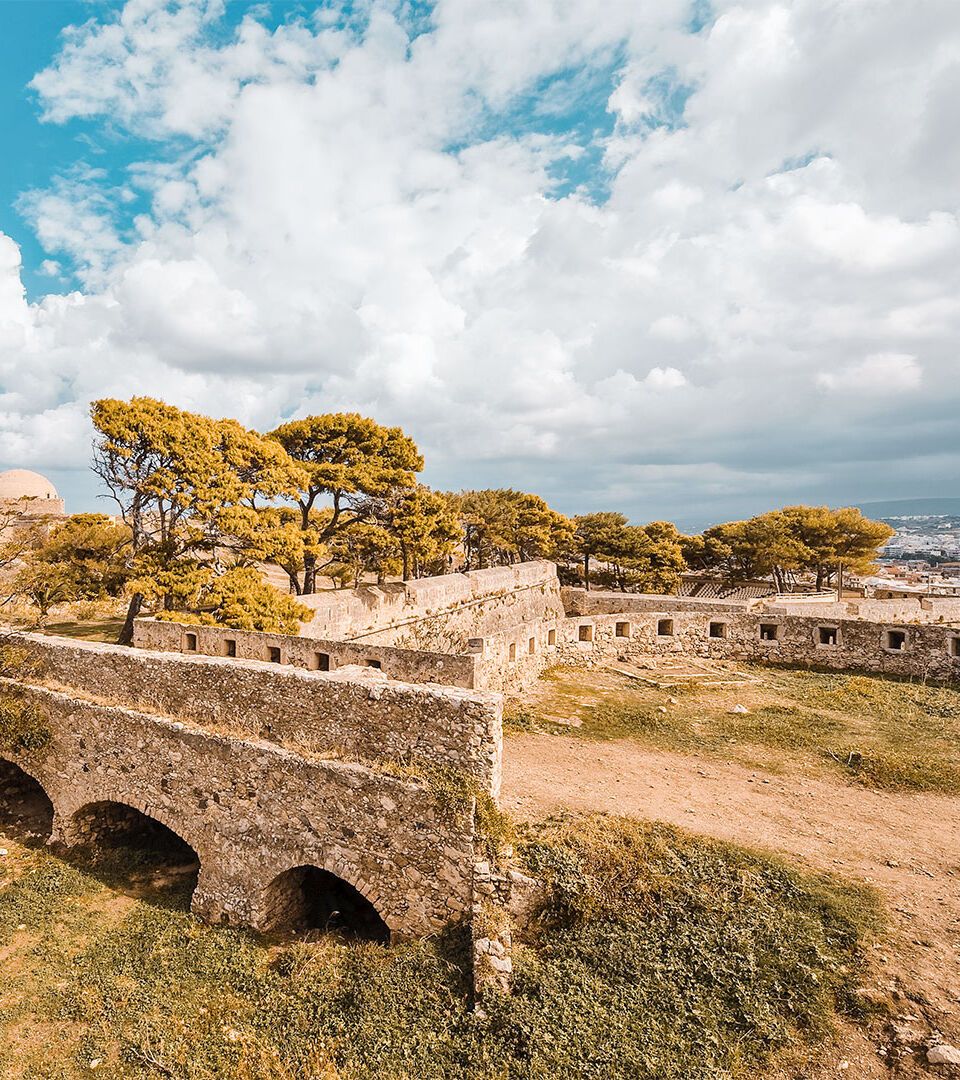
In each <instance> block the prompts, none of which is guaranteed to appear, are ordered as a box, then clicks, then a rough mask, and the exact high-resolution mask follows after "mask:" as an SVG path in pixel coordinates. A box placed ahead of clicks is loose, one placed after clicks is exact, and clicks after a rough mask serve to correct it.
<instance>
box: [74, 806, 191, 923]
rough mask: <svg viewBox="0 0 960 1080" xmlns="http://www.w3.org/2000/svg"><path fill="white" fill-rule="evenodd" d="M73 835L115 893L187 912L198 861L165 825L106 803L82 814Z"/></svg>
mask: <svg viewBox="0 0 960 1080" xmlns="http://www.w3.org/2000/svg"><path fill="white" fill-rule="evenodd" d="M71 832H72V840H73V843H74V845H75V846H76V847H77V848H79V849H80V851H81V852H82V853H83V855H84V857H85V860H86V861H87V862H88V863H89V864H90V866H91V867H92V868H93V869H95V870H97V871H98V872H99V874H100V876H101V877H102V879H103V880H105V881H106V882H107V883H108V884H110V885H112V886H113V887H114V888H118V889H120V890H121V891H122V892H126V893H128V894H130V895H132V896H137V897H142V898H144V899H151V900H154V901H158V902H162V903H163V904H164V906H167V907H184V908H189V906H190V900H191V897H192V896H193V890H194V889H195V888H196V885H197V878H198V876H199V873H200V859H199V857H198V855H197V853H196V852H195V851H194V850H193V848H192V847H191V846H190V845H189V844H188V843H187V842H186V841H185V840H182V839H181V838H180V837H179V836H178V835H177V834H176V833H175V832H174V831H173V830H172V829H168V828H167V826H166V825H163V824H161V822H159V821H156V820H155V819H154V818H152V817H149V816H148V815H147V814H143V813H141V812H140V811H139V810H135V809H134V808H133V807H132V806H127V805H126V804H125V803H120V802H107V801H104V802H95V803H88V804H87V805H86V806H84V807H82V808H81V809H80V810H78V811H77V812H76V813H75V814H74V815H73V827H72V830H71Z"/></svg>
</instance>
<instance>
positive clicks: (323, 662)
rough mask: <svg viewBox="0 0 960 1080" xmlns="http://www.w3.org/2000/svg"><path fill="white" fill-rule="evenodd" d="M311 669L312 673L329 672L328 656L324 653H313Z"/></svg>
mask: <svg viewBox="0 0 960 1080" xmlns="http://www.w3.org/2000/svg"><path fill="white" fill-rule="evenodd" d="M312 667H313V670H314V671H329V670H330V654H329V653H325V652H318V653H314V654H313V664H312Z"/></svg>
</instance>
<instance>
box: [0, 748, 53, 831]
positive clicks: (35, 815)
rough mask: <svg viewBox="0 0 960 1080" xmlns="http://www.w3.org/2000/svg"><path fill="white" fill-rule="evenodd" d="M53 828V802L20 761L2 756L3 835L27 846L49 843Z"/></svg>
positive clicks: (0, 806)
mask: <svg viewBox="0 0 960 1080" xmlns="http://www.w3.org/2000/svg"><path fill="white" fill-rule="evenodd" d="M52 829H53V803H51V802H50V799H49V797H48V796H47V793H46V792H45V791H44V790H43V788H42V787H41V786H40V784H38V783H37V781H36V780H34V778H33V777H32V776H30V775H29V774H28V773H25V772H24V771H23V769H21V768H20V767H19V765H14V763H13V762H12V761H6V760H4V759H0V836H4V837H6V838H8V839H10V840H15V841H16V842H17V843H18V844H24V845H26V846H28V847H29V846H33V845H40V844H44V843H46V841H47V840H48V839H49V837H50V832H51V830H52Z"/></svg>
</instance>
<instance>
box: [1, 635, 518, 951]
mask: <svg viewBox="0 0 960 1080" xmlns="http://www.w3.org/2000/svg"><path fill="white" fill-rule="evenodd" d="M2 645H3V650H4V653H5V655H7V657H8V660H7V663H6V665H5V671H6V675H5V677H4V678H3V679H2V680H0V697H3V698H5V699H7V700H14V701H15V702H17V703H22V704H23V705H26V706H28V707H29V709H30V711H31V713H33V714H35V715H36V716H37V717H39V718H40V722H41V724H42V729H43V731H44V732H45V733H46V737H47V742H46V743H45V745H43V746H41V747H39V748H34V749H31V748H29V746H28V745H24V742H26V743H27V744H29V742H30V740H21V743H20V744H19V745H17V744H16V743H15V742H14V743H11V742H10V741H9V740H8V742H7V743H6V744H4V746H2V747H0V759H2V760H3V761H5V762H7V763H8V764H6V765H3V766H2V767H0V787H2V786H3V785H4V784H7V785H11V784H15V783H17V778H18V777H19V778H20V780H21V782H24V781H23V778H22V777H20V773H19V771H18V770H22V773H23V774H26V776H27V777H29V778H31V779H32V781H34V782H35V783H36V784H37V785H39V787H40V788H42V790H43V792H44V793H45V795H46V797H47V798H48V799H49V801H50V804H52V811H53V818H52V841H53V842H55V843H59V844H62V845H65V846H67V847H71V846H75V845H88V844H91V843H94V842H104V841H106V840H108V839H109V838H110V837H111V836H116V835H118V834H124V833H128V834H132V833H137V834H139V835H143V830H144V828H145V827H147V826H151V827H152V828H153V829H154V831H155V832H158V833H159V832H162V833H164V834H165V835H168V834H167V833H166V830H169V832H170V833H172V834H175V836H176V837H177V838H179V841H180V842H181V843H182V845H183V846H182V848H181V854H182V856H183V857H184V858H186V859H187V860H190V859H193V858H195V859H196V861H198V862H199V877H198V880H197V885H196V889H195V891H194V894H193V902H192V909H193V911H194V912H195V913H196V914H197V915H199V916H201V917H203V918H205V919H207V920H210V921H216V922H224V923H229V924H235V925H245V926H250V927H255V928H258V929H261V930H270V929H274V928H281V927H285V926H289V927H291V928H302V927H303V926H305V925H317V924H318V922H319V923H320V924H322V923H323V921H324V919H326V918H327V917H328V916H329V915H330V913H331V912H332V911H333V910H337V911H338V912H340V913H341V914H342V913H344V912H347V913H348V914H350V915H351V916H352V917H353V921H354V924H355V928H359V929H361V930H364V931H365V932H366V934H367V936H371V937H374V938H379V939H380V940H387V939H389V938H391V937H393V938H396V937H406V936H412V935H417V934H422V933H427V932H431V931H435V930H437V929H439V928H441V927H442V926H444V925H446V924H447V923H450V922H452V921H456V920H459V919H462V918H464V917H466V916H467V914H468V913H469V910H470V906H471V900H472V888H473V869H474V864H475V861H476V857H475V852H474V804H473V800H472V798H471V797H470V796H469V795H467V796H465V797H464V798H462V799H451V798H450V797H449V796H446V797H444V796H442V795H441V794H439V793H438V792H439V788H438V787H437V785H436V783H435V782H433V781H432V780H431V777H435V776H436V775H437V774H438V770H443V771H444V772H445V773H446V774H449V773H450V771H451V770H455V771H456V772H457V773H458V774H459V775H460V776H462V777H463V778H464V780H465V784H464V785H463V787H464V790H466V791H468V792H469V791H470V790H473V791H476V792H478V793H479V792H486V793H488V794H490V795H493V796H496V794H497V789H498V785H499V769H500V754H501V728H500V704H499V699H498V698H495V697H491V696H485V695H479V694H476V693H473V692H470V691H466V690H459V689H456V688H439V687H426V686H410V685H407V684H400V683H393V682H390V683H387V682H386V681H385V680H383V679H382V678H379V679H378V678H376V677H375V676H374V675H373V674H372V673H371V674H366V675H365V674H363V673H361V672H359V671H356V672H351V671H342V670H341V672H338V673H337V674H336V675H332V674H326V673H322V672H309V671H303V670H299V669H292V668H282V669H281V668H277V667H276V666H275V665H271V664H269V663H261V662H258V661H236V660H229V661H228V660H221V659H218V658H213V657H201V656H197V657H181V656H176V655H171V654H154V653H149V652H146V651H142V650H131V649H123V648H119V647H116V646H108V645H98V644H92V643H86V642H75V641H67V640H64V639H58V638H49V637H41V636H38V635H29V634H16V635H8V636H7V637H6V638H4V639H3V643H2ZM10 656H13V657H15V660H16V663H15V665H11V663H10V661H9V657H10ZM14 666H15V667H16V670H13V667H14ZM188 865H189V862H188Z"/></svg>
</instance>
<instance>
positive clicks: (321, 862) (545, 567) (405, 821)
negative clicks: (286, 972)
mask: <svg viewBox="0 0 960 1080" xmlns="http://www.w3.org/2000/svg"><path fill="white" fill-rule="evenodd" d="M311 604H312V606H313V607H314V610H315V612H316V615H315V617H314V620H313V621H312V622H311V623H310V624H308V625H307V626H306V627H305V628H304V634H303V635H302V636H286V635H273V634H259V633H252V632H240V631H233V630H228V629H225V628H219V627H202V626H194V625H187V624H177V623H171V622H156V621H153V620H138V622H137V626H136V634H135V644H136V647H135V648H133V649H127V648H120V647H117V646H111V645H100V644H95V643H90V642H81V641H70V640H65V639H60V638H51V637H44V636H40V635H34V634H24V633H10V634H8V635H7V636H6V637H5V639H4V643H5V644H13V645H14V646H15V647H16V649H17V650H19V651H20V652H21V653H22V654H23V656H24V659H25V663H24V664H23V665H22V666H21V674H19V675H18V676H17V679H16V681H14V680H13V679H12V678H11V677H9V673H8V677H4V678H2V679H0V693H8V692H13V693H16V694H19V695H20V696H21V698H25V699H27V700H29V701H31V702H33V703H34V704H36V705H37V706H38V708H39V710H40V712H41V713H42V715H43V716H45V717H46V718H47V721H48V723H49V726H50V730H51V732H52V739H51V742H50V744H49V745H48V746H46V747H44V748H42V749H40V750H30V751H18V752H16V753H7V752H4V753H3V754H0V757H4V758H8V759H9V760H11V761H13V762H14V764H16V765H17V766H19V767H20V768H22V769H23V771H24V772H26V773H27V774H29V775H30V776H32V777H34V778H35V779H36V780H37V781H38V782H39V783H40V784H41V786H42V787H43V788H44V789H45V790H46V792H47V793H48V795H49V796H50V798H51V801H52V802H53V805H54V810H55V817H54V836H55V838H56V839H57V840H59V841H60V842H63V843H66V844H73V843H81V842H84V841H85V839H86V838H87V832H86V830H87V826H86V825H85V824H84V822H85V821H86V820H87V819H86V818H85V817H84V814H85V813H86V810H87V809H89V808H90V807H91V806H98V805H103V804H109V805H119V806H121V807H132V808H134V809H135V810H139V811H141V812H142V813H144V814H146V815H147V816H149V817H152V818H153V819H154V820H156V821H159V822H160V823H162V824H164V825H167V826H168V827H169V828H171V829H173V830H174V832H176V833H177V834H178V835H180V836H181V837H182V838H183V839H184V840H185V841H186V842H187V843H188V844H189V845H190V846H191V847H192V848H193V849H194V851H195V852H196V853H197V854H198V856H199V859H200V863H201V870H200V878H199V883H198V886H197V890H196V892H195V894H194V901H193V903H194V910H195V911H196V912H197V913H198V914H200V915H202V916H204V917H206V918H209V919H214V920H222V921H225V922H230V923H236V924H241V925H248V926H253V927H261V928H269V927H272V926H273V925H274V924H275V923H276V920H277V919H278V918H279V917H280V916H281V915H282V914H283V911H284V910H286V907H287V906H288V905H289V904H290V903H291V899H290V898H291V895H292V892H291V890H293V889H294V885H295V883H294V885H289V886H288V885H284V886H283V887H282V888H281V887H280V886H278V884H277V883H278V881H281V880H284V881H288V880H289V875H290V874H291V873H299V871H300V870H301V869H302V868H304V867H316V868H319V869H320V870H321V871H327V872H329V873H330V874H333V875H335V876H336V877H337V878H339V879H340V880H341V881H343V882H347V883H348V884H349V885H352V886H353V887H354V888H355V889H356V890H358V891H359V893H360V894H361V895H362V896H363V897H366V898H367V900H369V901H370V903H371V904H373V906H374V907H375V908H376V911H377V912H379V914H380V916H381V918H382V919H383V920H384V922H385V924H386V926H387V928H388V930H389V932H390V933H391V934H393V935H400V936H403V935H413V934H421V933H426V932H432V931H435V930H437V929H439V928H440V927H442V926H443V925H445V924H446V923H449V922H451V921H455V920H458V919H469V918H470V917H471V912H472V911H475V910H477V904H478V903H479V902H480V901H478V892H477V890H478V888H480V891H481V893H482V891H483V889H487V891H488V892H489V891H490V890H491V889H493V885H492V884H491V881H489V880H487V879H488V878H489V877H490V873H491V872H492V871H491V869H490V868H489V867H487V868H486V870H484V868H483V863H482V861H481V862H480V863H477V862H476V858H477V856H476V843H475V841H476V838H475V835H474V814H473V807H472V805H471V806H467V805H460V804H459V803H457V805H455V806H451V805H450V804H449V802H448V800H446V799H445V798H444V797H443V796H442V793H441V791H440V790H439V788H437V787H436V786H434V785H433V784H432V782H431V776H434V777H435V775H436V774H435V772H434V770H437V769H443V770H451V769H452V770H456V771H457V772H458V773H459V774H461V775H464V776H465V777H466V778H467V779H468V780H469V781H470V782H471V783H472V784H473V785H474V786H475V790H476V791H477V792H478V793H481V792H485V793H486V795H488V796H492V797H493V798H496V797H497V795H498V792H499V786H500V774H501V755H502V730H501V717H502V696H501V693H502V692H504V691H505V692H508V693H513V694H518V695H519V694H522V693H523V692H524V690H525V689H526V688H528V687H529V686H530V685H532V683H533V682H534V681H535V680H536V678H537V677H538V676H539V675H540V674H541V673H542V671H543V669H544V668H545V667H546V666H547V665H550V664H553V663H568V664H574V665H583V666H593V665H598V664H607V663H615V662H617V661H620V662H628V661H629V660H631V659H633V658H640V657H649V656H656V655H662V656H674V655H676V656H689V657H705V658H716V659H735V660H749V661H757V662H763V663H786V664H808V665H811V666H817V667H826V668H834V669H837V670H852V671H873V672H878V673H883V674H890V675H897V676H909V677H913V678H930V679H935V680H940V681H944V682H956V681H958V680H960V623H958V622H957V621H956V620H955V619H954V618H953V616H952V614H951V610H952V609H951V608H950V606H949V605H944V604H943V603H942V602H939V601H938V602H933V603H922V604H921V603H911V602H909V601H898V602H895V603H894V604H893V605H889V604H887V603H886V602H880V601H852V602H844V603H842V604H839V605H838V604H830V603H824V602H816V603H809V602H804V601H802V600H800V601H793V600H792V599H790V598H783V597H780V598H777V599H775V600H747V601H731V600H697V599H691V598H682V597H672V596H642V595H635V594H622V593H608V592H585V591H584V590H578V589H562V590H561V588H560V585H559V581H558V579H557V574H556V568H555V567H554V566H553V565H552V564H550V563H543V562H541V563H529V564H525V565H523V566H520V567H511V568H506V569H499V568H498V569H495V570H486V571H476V572H473V573H471V574H457V575H449V576H448V577H446V578H439V579H428V580H426V581H422V582H414V583H410V584H408V585H404V586H396V587H395V586H388V587H385V588H383V589H367V590H359V591H357V592H351V593H347V592H344V593H340V592H338V593H331V594H325V595H323V596H320V597H316V598H313V599H312V600H311ZM340 608H342V610H339V609H340ZM337 633H343V634H345V635H349V636H345V637H344V638H343V639H338V638H337V637H336V636H335V635H336V634H337ZM488 688H489V689H493V690H496V691H499V693H489V692H486V691H487V689H488ZM466 801H467V802H469V801H470V800H469V799H468V800H466ZM505 880H506V879H505ZM478 883H479V884H478ZM528 885H529V883H527V884H526V885H524V888H527V887H528ZM481 886H482V888H481ZM504 887H506V886H504ZM512 887H513V886H510V888H512ZM497 888H498V889H499V888H500V887H499V886H497ZM494 891H495V892H496V890H494ZM500 891H502V889H501V890H500ZM508 891H509V889H508ZM475 946H476V947H477V950H478V955H479V954H480V953H482V954H483V957H485V959H484V963H486V964H487V966H488V967H491V970H492V971H493V972H494V973H495V974H497V976H498V977H499V975H506V974H508V969H509V957H508V956H506V955H505V954H504V952H503V950H504V948H506V946H505V945H504V943H503V942H490V941H486V939H480V940H479V941H478V942H475ZM481 946H483V947H482V948H481ZM484 950H486V952H485V951H484ZM488 954H489V955H488ZM491 957H492V959H491ZM487 961H489V963H487Z"/></svg>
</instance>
